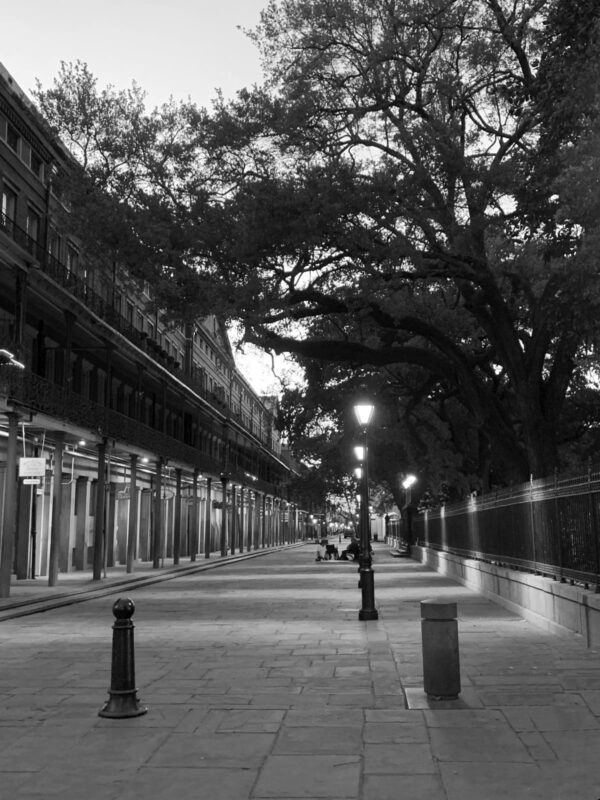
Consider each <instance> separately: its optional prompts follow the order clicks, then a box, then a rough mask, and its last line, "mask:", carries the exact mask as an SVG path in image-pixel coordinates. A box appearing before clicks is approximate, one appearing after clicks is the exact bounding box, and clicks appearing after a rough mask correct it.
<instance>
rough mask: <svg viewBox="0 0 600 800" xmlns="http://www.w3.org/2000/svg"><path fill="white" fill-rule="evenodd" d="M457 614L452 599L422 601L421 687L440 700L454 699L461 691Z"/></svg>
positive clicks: (426, 692)
mask: <svg viewBox="0 0 600 800" xmlns="http://www.w3.org/2000/svg"><path fill="white" fill-rule="evenodd" d="M456 614H457V612H456V602H454V601H453V600H423V601H422V602H421V635H422V644H423V688H424V689H425V694H427V695H429V696H431V697H435V698H437V699H440V700H455V699H456V698H457V697H458V695H459V693H460V663H459V655H458V623H457V621H456Z"/></svg>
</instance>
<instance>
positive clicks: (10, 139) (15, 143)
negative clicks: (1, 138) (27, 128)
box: [6, 122, 20, 153]
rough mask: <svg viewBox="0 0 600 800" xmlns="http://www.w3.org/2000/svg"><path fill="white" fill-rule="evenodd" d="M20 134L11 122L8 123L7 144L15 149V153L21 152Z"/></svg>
mask: <svg viewBox="0 0 600 800" xmlns="http://www.w3.org/2000/svg"><path fill="white" fill-rule="evenodd" d="M19 138H20V137H19V134H18V133H17V131H16V130H15V129H14V128H13V126H12V125H11V124H10V122H7V123H6V144H7V145H8V146H9V147H10V149H11V150H14V151H15V153H18V152H19Z"/></svg>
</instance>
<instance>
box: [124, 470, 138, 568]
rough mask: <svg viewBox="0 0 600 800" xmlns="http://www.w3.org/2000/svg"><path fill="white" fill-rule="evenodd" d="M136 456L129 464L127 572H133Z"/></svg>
mask: <svg viewBox="0 0 600 800" xmlns="http://www.w3.org/2000/svg"><path fill="white" fill-rule="evenodd" d="M137 459H138V457H137V456H133V455H132V456H131V458H130V464H129V471H130V475H129V520H128V524H127V572H133V561H134V559H135V545H136V539H137V527H138V498H137Z"/></svg>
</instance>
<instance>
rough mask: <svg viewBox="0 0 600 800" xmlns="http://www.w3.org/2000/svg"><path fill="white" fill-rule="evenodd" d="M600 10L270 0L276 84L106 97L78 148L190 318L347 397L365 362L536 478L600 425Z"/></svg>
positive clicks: (434, 425) (428, 423)
mask: <svg viewBox="0 0 600 800" xmlns="http://www.w3.org/2000/svg"><path fill="white" fill-rule="evenodd" d="M599 18H600V8H599V7H598V4H597V3H596V2H593V0H585V1H584V2H576V0H405V1H404V2H399V0H278V1H277V0H271V2H270V3H269V5H268V6H267V8H266V9H265V11H264V12H263V13H262V16H261V22H260V25H259V26H258V27H257V29H256V30H255V31H252V32H250V35H251V36H252V38H253V39H254V41H255V42H256V45H257V47H258V48H259V49H260V52H261V55H262V58H263V65H264V71H265V82H264V84H263V85H262V86H260V87H254V88H253V89H250V90H248V89H247V90H242V91H240V92H239V93H238V95H237V97H236V98H235V99H234V100H232V101H229V102H225V101H224V100H223V99H222V98H221V99H219V100H218V101H217V102H216V104H215V106H214V108H213V109H212V112H211V113H207V112H201V111H198V110H197V109H196V108H195V107H193V106H192V105H185V104H184V105H180V106H171V107H170V109H169V108H165V109H163V110H162V111H157V112H154V113H153V114H150V115H144V114H142V113H137V111H136V112H135V113H134V114H131V113H130V111H129V110H128V108H123V105H122V104H121V105H119V104H118V103H117V104H115V103H113V104H112V108H113V109H115V108H116V109H117V111H118V118H119V124H116V125H115V124H111V125H109V127H108V129H107V130H109V131H110V133H111V137H112V138H111V137H106V138H105V139H104V140H102V139H101V137H98V136H97V135H95V138H94V137H93V136H92V137H91V138H90V141H91V142H92V144H93V147H94V148H95V152H96V153H97V154H99V155H100V158H97V157H95V158H94V160H93V162H92V164H91V165H85V164H84V166H87V167H88V168H87V172H88V173H89V174H90V175H91V176H92V179H94V176H96V172H97V171H98V170H99V175H100V177H101V180H100V181H98V180H97V178H96V182H97V183H99V184H100V185H103V187H104V188H106V189H107V190H108V192H109V194H110V196H111V197H112V199H113V200H116V201H117V206H118V207H119V210H120V211H122V210H123V209H122V208H121V206H123V205H124V206H125V213H124V216H123V219H124V223H123V231H124V234H123V238H122V239H119V240H118V241H117V242H116V243H115V247H117V249H118V247H121V248H122V249H121V252H122V253H123V254H125V255H126V256H127V255H128V254H129V251H128V247H129V246H130V245H131V242H133V245H134V246H133V249H134V250H135V246H137V244H139V243H141V244H142V245H144V247H146V248H147V250H146V252H143V251H142V252H141V254H140V257H139V258H137V259H136V258H135V257H134V255H130V258H131V261H132V262H136V261H137V262H139V265H140V268H141V269H142V270H143V269H146V268H147V267H145V266H144V264H148V263H149V264H151V265H152V268H153V270H154V272H153V275H154V281H155V285H156V288H157V290H158V291H159V293H160V292H161V291H162V297H163V299H164V300H165V301H166V302H168V303H169V304H170V305H171V308H172V309H173V313H174V314H183V313H184V311H185V313H188V314H191V315H200V314H202V313H205V312H206V311H207V310H209V308H210V310H214V309H215V308H216V307H218V308H219V309H220V310H221V312H222V313H223V315H226V316H230V317H235V318H237V319H240V320H242V321H243V323H244V325H245V330H246V337H247V338H248V339H249V340H251V341H253V342H256V343H258V344H260V345H261V346H263V347H266V348H269V349H271V350H275V351H279V352H283V351H287V352H292V353H295V354H296V355H297V356H298V357H299V358H300V359H303V360H304V361H305V362H306V363H307V364H315V363H319V364H321V367H320V368H319V369H315V370H314V375H315V376H316V377H315V381H318V385H319V387H320V388H325V389H329V390H330V391H331V393H332V394H333V395H335V393H337V394H338V395H339V394H340V390H341V388H344V389H345V388H348V387H350V386H351V385H352V382H353V380H354V377H355V376H356V374H357V371H359V372H360V376H361V378H364V379H365V380H367V381H369V380H372V381H373V385H375V386H377V387H378V389H379V392H380V395H381V397H383V398H384V399H385V404H386V407H389V408H392V409H393V408H394V402H395V401H396V408H397V409H400V410H401V411H402V419H401V420H400V422H401V423H402V424H403V425H404V426H405V427H404V429H405V430H406V428H407V427H408V428H409V429H410V431H411V432H412V435H413V440H414V442H413V451H414V452H417V451H418V450H419V449H421V451H422V452H423V453H424V452H426V451H427V450H429V451H431V448H432V445H431V442H432V441H434V440H435V441H437V442H438V447H441V450H443V453H444V454H445V455H444V456H443V457H444V458H445V459H446V461H445V462H444V463H447V464H448V469H450V468H451V467H452V463H453V460H452V457H451V454H452V452H454V454H455V455H456V454H457V453H458V454H459V455H460V459H458V460H457V459H456V458H455V459H454V467H452V468H455V469H457V470H462V471H463V473H465V474H469V475H474V476H477V477H478V480H479V481H483V480H487V479H489V476H490V474H493V475H494V476H495V480H497V481H508V480H523V479H525V478H527V477H528V476H529V475H530V474H533V475H534V476H541V475H545V474H548V473H549V472H551V471H552V469H554V468H555V467H556V466H557V465H558V464H559V463H560V459H561V458H564V457H566V456H567V455H568V456H569V457H574V458H575V457H577V452H576V450H577V448H576V446H575V445H574V442H576V441H578V440H581V438H582V433H585V434H586V435H588V440H587V446H592V444H593V441H594V440H593V436H590V435H589V434H590V431H592V432H593V430H594V428H595V426H597V417H596V412H595V410H594V409H595V406H596V405H597V403H596V402H595V400H596V394H597V392H596V388H595V387H594V383H593V378H594V374H595V372H596V369H597V344H598V342H597V324H596V320H597V319H598V316H599V312H600V292H599V289H600V286H599V278H598V270H597V269H596V263H595V257H594V252H595V251H596V247H595V243H596V239H597V236H598V222H597V220H598V215H597V213H594V210H595V209H597V208H598V196H599V194H598V186H597V179H596V176H597V174H598V169H597V167H598V153H599V141H598V133H597V131H598V126H597V120H598V110H599V106H598V96H597V93H596V90H595V87H596V86H597V85H598V77H600V69H599V67H600V50H599V42H598V32H599ZM79 77H80V81H79V82H81V76H79ZM75 84H77V81H75ZM65 89H66V90H67V91H66V92H65V91H64V90H65ZM61 91H62V92H63V94H64V95H65V97H66V102H65V103H63V105H62V106H61V103H60V102H59V100H61V98H62V95H61ZM92 94H94V93H92ZM97 95H98V93H97V91H95V96H97ZM79 97H80V96H79V94H78V90H77V85H71V86H69V85H68V84H67V82H66V76H65V75H63V76H62V78H61V79H60V80H59V81H58V83H57V85H56V86H55V87H54V90H52V91H49V92H43V91H40V92H39V93H38V99H39V101H40V103H41V106H42V109H43V110H44V112H45V113H46V114H47V115H48V116H49V117H50V119H51V121H52V122H53V124H55V125H56V127H57V129H58V130H59V132H61V133H62V134H63V135H64V134H65V132H67V133H68V131H69V129H70V130H72V131H74V132H75V133H76V134H77V136H78V137H79V138H80V139H81V137H82V136H83V137H84V141H88V139H87V138H86V137H87V134H88V130H87V129H86V128H85V126H80V127H78V124H79V119H80V117H81V114H82V111H81V109H77V102H78V101H79ZM133 99H134V100H135V98H133ZM88 105H89V103H88ZM92 107H93V106H92ZM134 107H135V108H137V106H135V102H134ZM135 108H134V111H135ZM69 113H74V117H73V118H71V117H69ZM136 115H137V116H136ZM132 120H133V121H136V125H134V126H133V127H131V125H130V123H131V121H132ZM104 124H105V123H104V121H103V117H102V114H101V113H96V117H95V120H94V119H93V120H92V122H91V130H92V133H94V134H97V133H98V131H99V130H103V129H104ZM113 134H114V136H113ZM123 147H125V149H126V152H125V153H124V154H123V153H122V150H119V148H123ZM127 148H129V150H128V149H127ZM94 170H96V172H95V171H94ZM131 231H133V236H129V234H130V233H131ZM125 234H127V235H125ZM165 276H166V278H167V279H165ZM316 385H317V384H316V383H315V384H314V386H316ZM394 398H395V400H394ZM592 401H593V402H592ZM390 419H393V413H392V414H391V416H390ZM396 422H398V420H396ZM440 441H441V442H442V445H439V442H440ZM440 457H441V456H440ZM470 482H472V481H470Z"/></svg>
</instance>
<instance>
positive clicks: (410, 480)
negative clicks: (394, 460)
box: [402, 475, 417, 555]
mask: <svg viewBox="0 0 600 800" xmlns="http://www.w3.org/2000/svg"><path fill="white" fill-rule="evenodd" d="M416 482H417V478H416V476H415V475H407V476H406V477H405V478H404V480H403V481H402V488H403V489H404V491H405V493H406V504H405V507H404V508H405V511H406V549H407V552H408V555H410V550H411V547H412V515H413V507H412V505H411V486H413V484H415V483H416Z"/></svg>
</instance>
